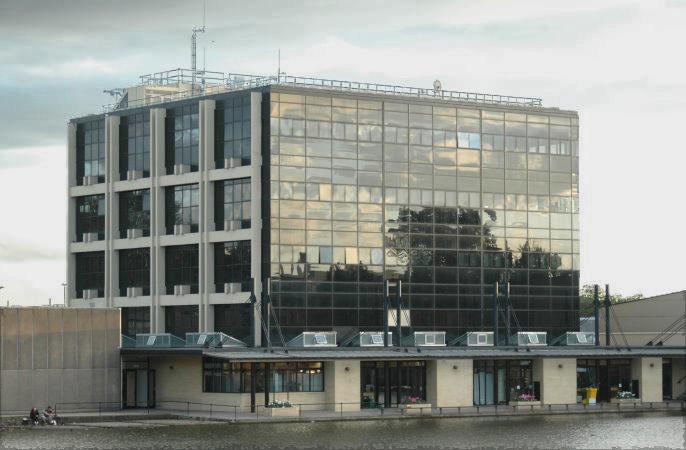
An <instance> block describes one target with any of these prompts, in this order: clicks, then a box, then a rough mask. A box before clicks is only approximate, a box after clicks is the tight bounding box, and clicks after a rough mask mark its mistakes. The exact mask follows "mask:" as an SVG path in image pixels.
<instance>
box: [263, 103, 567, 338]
mask: <svg viewBox="0 0 686 450" xmlns="http://www.w3.org/2000/svg"><path fill="white" fill-rule="evenodd" d="M270 99H271V114H270V115H271V119H270V120H271V122H270V153H271V154H270V179H271V202H270V205H269V206H270V220H271V235H270V241H271V246H270V248H269V258H268V260H269V261H270V262H271V268H270V276H271V277H272V280H273V284H272V288H273V289H272V292H273V300H274V305H275V306H276V308H277V309H278V311H279V314H280V316H279V317H280V321H281V325H282V327H283V329H284V331H285V333H286V334H287V335H289V336H294V335H297V334H298V333H299V332H301V331H302V330H316V329H332V328H333V329H360V330H372V329H375V330H378V329H380V327H381V325H382V317H381V307H382V296H381V294H382V282H383V279H384V278H387V279H390V280H395V279H401V280H403V281H404V282H405V284H404V288H405V289H406V290H405V294H406V295H405V301H406V302H407V303H406V307H409V308H410V310H411V312H410V315H411V322H412V327H413V328H414V329H415V330H431V329H437V330H445V331H447V333H448V337H449V338H450V337H454V336H458V335H460V334H462V333H464V332H466V331H476V330H482V329H484V328H485V327H488V326H490V325H491V324H490V320H491V317H492V314H491V313H490V312H489V305H490V296H491V293H492V284H493V282H494V281H500V282H505V281H508V280H509V281H510V282H511V283H512V289H511V299H512V303H513V312H514V314H515V316H516V323H517V324H519V326H520V327H521V329H523V330H543V331H548V332H550V333H551V335H555V336H557V335H559V334H561V333H563V332H564V331H568V330H575V329H578V251H579V246H578V202H577V198H578V151H577V144H576V143H577V140H578V122H577V119H572V118H570V117H563V116H554V115H540V114H526V113H524V112H521V113H514V112H504V111H497V110H496V109H497V108H495V107H493V108H491V107H488V108H483V109H478V108H457V107H451V106H446V105H445V104H433V105H432V104H429V103H422V104H419V103H410V104H408V103H405V102H400V101H398V102H392V101H384V102H381V101H377V100H371V99H363V98H359V99H354V98H341V97H333V98H332V97H320V96H304V95H295V94H290V93H288V94H287V93H272V94H271V97H270Z"/></svg>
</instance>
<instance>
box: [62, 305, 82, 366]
mask: <svg viewBox="0 0 686 450" xmlns="http://www.w3.org/2000/svg"><path fill="white" fill-rule="evenodd" d="M77 313H78V310H76V309H65V310H64V311H63V314H62V317H63V319H62V320H63V324H64V325H63V330H64V331H63V334H62V342H63V343H64V344H63V346H62V355H63V357H62V358H63V362H62V364H63V365H62V367H63V368H65V369H76V368H77V367H78V359H77V355H78V353H79V340H78V333H77V326H78V322H77V320H76V317H77Z"/></svg>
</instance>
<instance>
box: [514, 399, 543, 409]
mask: <svg viewBox="0 0 686 450" xmlns="http://www.w3.org/2000/svg"><path fill="white" fill-rule="evenodd" d="M510 406H516V407H521V406H523V407H528V408H531V407H532V406H533V407H534V408H540V407H541V402H540V400H536V401H535V402H526V401H522V400H515V401H512V402H510Z"/></svg>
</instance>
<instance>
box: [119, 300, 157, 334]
mask: <svg viewBox="0 0 686 450" xmlns="http://www.w3.org/2000/svg"><path fill="white" fill-rule="evenodd" d="M121 330H122V331H121V334H123V335H124V336H129V337H134V336H136V335H137V334H146V333H149V332H150V308H148V307H135V308H122V309H121Z"/></svg>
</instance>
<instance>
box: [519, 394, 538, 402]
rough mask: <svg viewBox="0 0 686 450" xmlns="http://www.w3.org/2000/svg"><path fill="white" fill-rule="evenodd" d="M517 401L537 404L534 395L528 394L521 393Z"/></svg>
mask: <svg viewBox="0 0 686 450" xmlns="http://www.w3.org/2000/svg"><path fill="white" fill-rule="evenodd" d="M517 401H518V402H535V401H536V397H535V396H534V395H533V394H529V393H527V392H524V393H521V394H519V395H518V396H517Z"/></svg>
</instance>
